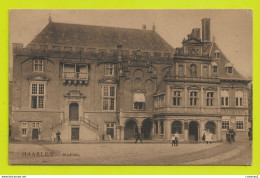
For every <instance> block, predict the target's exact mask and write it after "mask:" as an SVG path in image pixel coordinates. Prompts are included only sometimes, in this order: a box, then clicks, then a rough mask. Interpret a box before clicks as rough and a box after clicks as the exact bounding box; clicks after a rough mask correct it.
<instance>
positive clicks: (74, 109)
mask: <svg viewBox="0 0 260 178" xmlns="http://www.w3.org/2000/svg"><path fill="white" fill-rule="evenodd" d="M69 120H70V121H77V120H79V104H78V103H71V104H70V109H69Z"/></svg>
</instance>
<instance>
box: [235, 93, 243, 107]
mask: <svg viewBox="0 0 260 178" xmlns="http://www.w3.org/2000/svg"><path fill="white" fill-rule="evenodd" d="M235 95H236V106H243V91H242V90H236V92H235Z"/></svg>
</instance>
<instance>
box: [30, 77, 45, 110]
mask: <svg viewBox="0 0 260 178" xmlns="http://www.w3.org/2000/svg"><path fill="white" fill-rule="evenodd" d="M33 85H36V86H37V88H36V92H37V93H33ZM40 85H43V86H44V89H43V94H42V93H40V87H39V86H40ZM32 97H36V107H35V108H34V107H32V104H33V103H32ZM40 97H43V104H42V105H43V106H42V107H39V98H40ZM45 102H46V81H31V82H30V102H29V103H30V106H29V107H30V108H31V109H45Z"/></svg>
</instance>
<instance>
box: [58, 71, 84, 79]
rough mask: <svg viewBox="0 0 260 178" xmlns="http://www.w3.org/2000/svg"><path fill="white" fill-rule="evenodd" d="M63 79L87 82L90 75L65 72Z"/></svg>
mask: <svg viewBox="0 0 260 178" xmlns="http://www.w3.org/2000/svg"><path fill="white" fill-rule="evenodd" d="M62 78H63V79H71V80H87V79H88V73H83V72H63V74H62Z"/></svg>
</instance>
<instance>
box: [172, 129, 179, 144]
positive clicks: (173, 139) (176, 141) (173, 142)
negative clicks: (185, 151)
mask: <svg viewBox="0 0 260 178" xmlns="http://www.w3.org/2000/svg"><path fill="white" fill-rule="evenodd" d="M178 139H179V133H178V131H176V132H175V134H174V135H173V136H172V146H173V145H174V146H178Z"/></svg>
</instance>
